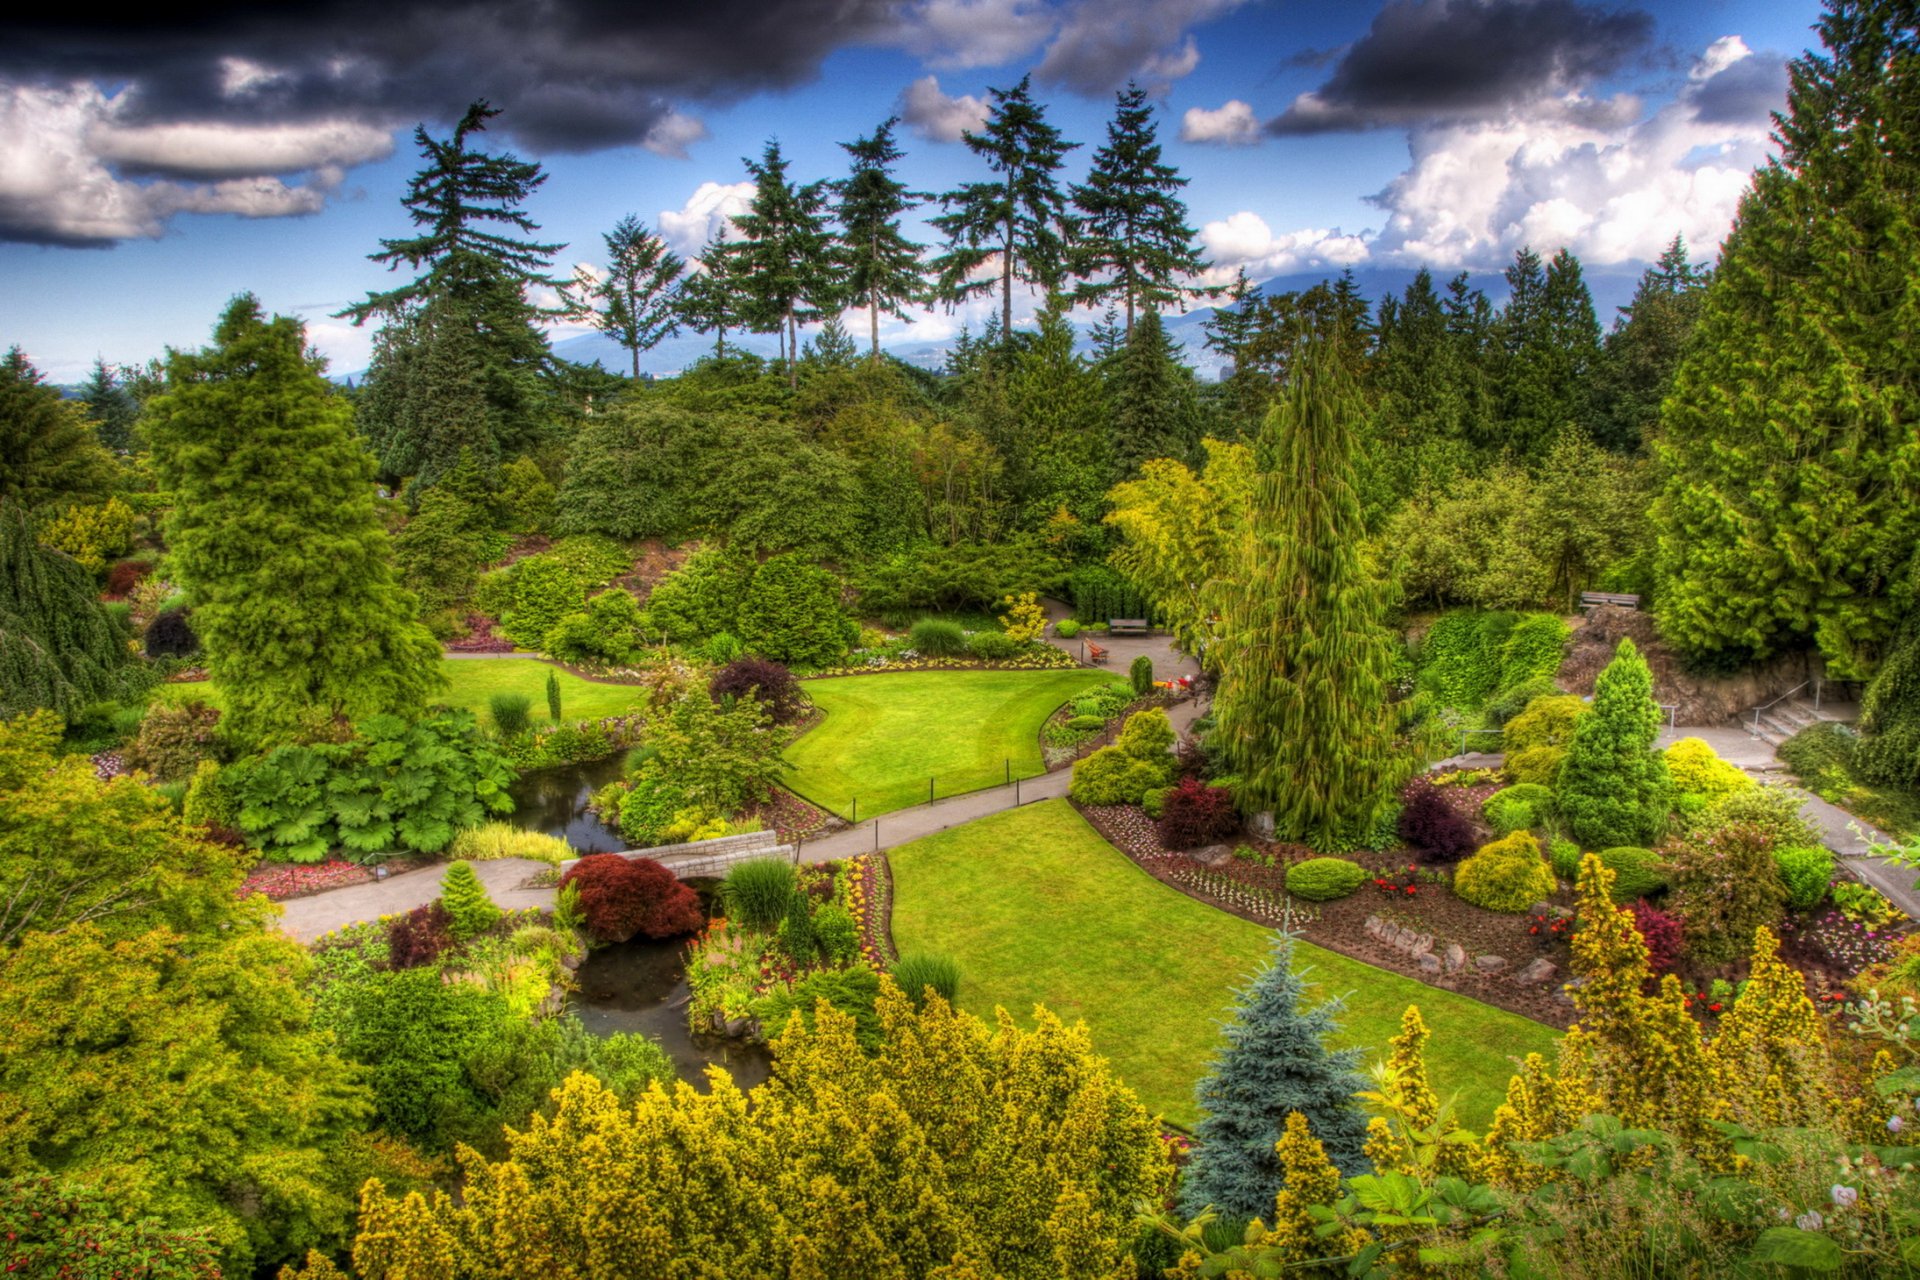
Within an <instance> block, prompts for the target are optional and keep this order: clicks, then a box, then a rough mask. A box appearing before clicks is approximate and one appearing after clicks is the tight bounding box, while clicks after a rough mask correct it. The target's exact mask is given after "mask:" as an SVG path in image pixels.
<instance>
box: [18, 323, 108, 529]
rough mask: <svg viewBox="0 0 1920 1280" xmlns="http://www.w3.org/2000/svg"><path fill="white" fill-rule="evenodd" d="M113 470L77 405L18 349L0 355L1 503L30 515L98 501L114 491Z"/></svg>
mask: <svg viewBox="0 0 1920 1280" xmlns="http://www.w3.org/2000/svg"><path fill="white" fill-rule="evenodd" d="M113 470H114V468H113V459H112V457H111V456H109V455H108V453H107V451H106V450H105V449H103V448H101V447H100V440H99V437H98V436H97V435H95V434H94V430H93V427H92V425H91V424H90V423H88V422H87V420H86V418H85V417H84V416H83V415H82V414H81V412H80V409H79V406H77V405H73V404H69V403H68V402H67V401H66V400H65V399H64V398H63V397H62V396H61V394H60V389H59V388H58V387H54V386H50V385H48V383H47V380H46V379H45V378H44V377H42V376H41V374H40V371H39V370H38V369H36V368H34V367H33V364H32V362H31V361H29V360H28V359H27V356H26V353H25V352H24V351H22V350H20V348H18V347H14V348H13V349H12V350H10V351H8V352H7V354H6V355H5V356H0V501H7V502H14V503H18V504H19V505H21V506H23V507H25V508H27V509H28V510H29V511H34V512H40V511H45V510H48V509H50V508H55V507H61V506H65V505H66V504H67V503H70V502H98V501H101V500H102V499H104V498H105V497H106V496H107V494H108V492H109V491H110V490H111V489H112V487H113Z"/></svg>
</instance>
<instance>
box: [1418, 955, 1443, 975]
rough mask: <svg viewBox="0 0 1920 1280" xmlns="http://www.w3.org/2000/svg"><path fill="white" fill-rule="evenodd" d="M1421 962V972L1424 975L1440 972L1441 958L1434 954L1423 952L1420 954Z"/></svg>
mask: <svg viewBox="0 0 1920 1280" xmlns="http://www.w3.org/2000/svg"><path fill="white" fill-rule="evenodd" d="M1419 960H1420V972H1422V973H1438V972H1440V957H1439V956H1437V955H1435V954H1433V952H1431V951H1422V952H1421V953H1420V956H1419Z"/></svg>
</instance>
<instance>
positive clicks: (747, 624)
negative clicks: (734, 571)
mask: <svg viewBox="0 0 1920 1280" xmlns="http://www.w3.org/2000/svg"><path fill="white" fill-rule="evenodd" d="M840 590H841V588H840V579H838V578H837V577H835V576H834V575H833V574H831V573H829V572H828V571H827V570H825V569H822V568H820V567H819V566H818V565H815V564H813V563H811V562H809V561H808V560H806V559H805V558H804V557H802V556H800V555H798V554H797V553H788V554H785V555H777V556H774V557H772V558H771V559H768V560H766V561H764V562H763V563H762V564H761V565H760V567H759V568H758V569H756V570H754V573H753V582H752V585H750V586H749V587H748V588H747V594H746V598H745V599H744V600H743V601H742V602H741V605H740V622H739V635H740V642H741V643H742V644H744V645H745V646H746V649H747V652H749V653H751V654H754V655H755V656H756V657H761V658H771V659H772V660H773V661H775V662H781V663H785V664H786V665H787V666H789V667H802V666H804V667H828V666H832V665H833V664H834V663H835V662H838V661H839V660H840V659H841V658H842V657H844V656H846V652H847V649H848V648H849V647H850V646H851V645H852V644H853V642H854V640H855V639H856V638H857V637H858V635H859V628H858V627H857V626H856V625H855V624H854V621H853V619H851V618H849V617H848V616H847V615H846V613H845V612H843V611H842V610H841V608H840Z"/></svg>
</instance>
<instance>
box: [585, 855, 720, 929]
mask: <svg viewBox="0 0 1920 1280" xmlns="http://www.w3.org/2000/svg"><path fill="white" fill-rule="evenodd" d="M570 884H574V885H578V886H579V887H580V910H581V912H582V914H584V915H585V916H586V924H587V936H588V937H590V938H592V939H593V940H594V941H595V942H625V941H627V940H628V939H630V938H635V937H641V938H677V937H679V936H680V935H681V934H685V933H693V932H695V931H697V930H698V929H699V928H700V926H701V925H702V924H703V923H704V921H703V920H702V919H701V916H700V896H699V895H698V894H696V893H695V892H694V891H693V890H692V889H690V888H688V887H687V886H686V885H684V884H681V883H680V881H679V880H678V879H677V878H676V877H675V876H674V874H673V872H671V871H669V870H667V869H666V868H665V867H663V866H661V865H660V864H659V863H657V862H655V861H654V860H653V859H652V858H623V857H621V856H620V855H619V854H617V853H590V854H588V855H587V856H586V857H584V858H582V859H580V861H578V862H576V863H574V864H573V866H572V867H571V868H570V869H569V870H568V871H567V874H566V875H564V876H562V877H560V886H561V887H562V888H565V887H566V886H567V885H570Z"/></svg>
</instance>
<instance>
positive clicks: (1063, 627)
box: [1053, 618, 1080, 640]
mask: <svg viewBox="0 0 1920 1280" xmlns="http://www.w3.org/2000/svg"><path fill="white" fill-rule="evenodd" d="M1053 630H1054V634H1055V635H1057V636H1059V637H1060V638H1061V639H1062V640H1071V639H1073V638H1074V637H1075V636H1077V635H1079V634H1080V624H1079V623H1077V622H1075V621H1074V620H1073V619H1072V618H1062V619H1060V621H1059V622H1056V623H1055V624H1054V626H1053Z"/></svg>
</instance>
